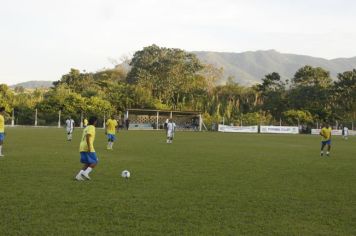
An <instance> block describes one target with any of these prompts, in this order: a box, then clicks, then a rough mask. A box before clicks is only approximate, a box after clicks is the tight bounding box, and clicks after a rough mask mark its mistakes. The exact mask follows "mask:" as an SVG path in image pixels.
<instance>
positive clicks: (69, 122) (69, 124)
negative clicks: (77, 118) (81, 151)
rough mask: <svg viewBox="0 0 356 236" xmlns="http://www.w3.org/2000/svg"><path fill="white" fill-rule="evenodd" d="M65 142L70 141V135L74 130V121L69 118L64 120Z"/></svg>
mask: <svg viewBox="0 0 356 236" xmlns="http://www.w3.org/2000/svg"><path fill="white" fill-rule="evenodd" d="M66 130H67V141H72V133H73V130H74V120H73V119H72V118H71V117H70V116H69V117H68V118H67V120H66Z"/></svg>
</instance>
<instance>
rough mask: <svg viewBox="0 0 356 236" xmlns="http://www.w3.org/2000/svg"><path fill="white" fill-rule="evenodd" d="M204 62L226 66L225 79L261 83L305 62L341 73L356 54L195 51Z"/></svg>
mask: <svg viewBox="0 0 356 236" xmlns="http://www.w3.org/2000/svg"><path fill="white" fill-rule="evenodd" d="M193 53H194V54H196V55H197V56H198V58H199V59H200V60H201V61H202V62H204V63H209V64H213V65H215V66H217V67H222V68H223V69H224V80H225V81H226V79H227V78H228V77H229V76H232V77H233V78H234V79H235V81H236V82H238V83H240V84H242V85H251V84H255V83H260V82H261V79H262V78H263V77H264V76H265V75H266V74H269V73H271V72H278V73H279V74H280V75H281V78H282V80H286V79H290V78H292V77H293V75H294V73H295V72H296V71H297V70H298V69H299V68H301V67H303V66H305V65H310V66H314V67H322V68H324V69H326V70H328V71H330V74H331V77H332V78H333V79H335V78H336V75H337V73H342V72H344V71H348V70H352V69H354V68H356V57H353V58H337V59H333V60H327V59H323V58H317V57H311V56H304V55H296V54H286V53H280V52H277V51H275V50H267V51H254V52H243V53H225V52H193Z"/></svg>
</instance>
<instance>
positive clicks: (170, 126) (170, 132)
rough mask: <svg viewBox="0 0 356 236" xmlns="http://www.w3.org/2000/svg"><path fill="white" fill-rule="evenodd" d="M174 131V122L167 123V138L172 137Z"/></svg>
mask: <svg viewBox="0 0 356 236" xmlns="http://www.w3.org/2000/svg"><path fill="white" fill-rule="evenodd" d="M175 129H176V124H175V123H174V122H169V123H168V124H167V136H168V137H172V136H173V135H174V131H175Z"/></svg>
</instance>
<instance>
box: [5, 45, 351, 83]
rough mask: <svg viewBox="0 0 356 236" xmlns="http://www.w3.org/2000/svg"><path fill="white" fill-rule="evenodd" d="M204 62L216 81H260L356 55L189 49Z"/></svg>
mask: <svg viewBox="0 0 356 236" xmlns="http://www.w3.org/2000/svg"><path fill="white" fill-rule="evenodd" d="M192 53H194V54H196V55H197V57H198V58H199V59H200V60H201V61H202V62H203V63H208V64H212V65H214V66H216V67H218V68H223V79H222V80H221V81H219V83H221V84H223V83H225V82H226V80H227V78H228V77H232V78H233V79H234V81H235V82H237V83H239V84H241V85H252V84H256V83H260V82H261V79H262V78H263V77H264V76H265V75H266V74H269V73H272V72H278V73H279V74H280V75H281V78H282V79H283V80H287V79H291V78H293V76H294V74H295V72H296V71H297V70H298V69H299V68H301V67H303V66H305V65H310V66H314V67H322V68H324V69H326V70H328V71H330V75H331V77H332V78H333V79H336V76H337V74H338V73H342V72H344V71H348V70H352V69H354V68H356V57H352V58H337V59H331V60H328V59H324V58H318V57H311V56H304V55H297V54H288V53H280V52H278V51H276V50H266V51H261V50H260V51H248V52H242V53H233V52H231V53H228V52H206V51H195V52H192ZM52 83H53V81H28V82H24V83H20V84H16V85H12V86H11V87H13V88H14V87H16V86H22V87H24V88H37V87H45V88H48V87H51V86H52Z"/></svg>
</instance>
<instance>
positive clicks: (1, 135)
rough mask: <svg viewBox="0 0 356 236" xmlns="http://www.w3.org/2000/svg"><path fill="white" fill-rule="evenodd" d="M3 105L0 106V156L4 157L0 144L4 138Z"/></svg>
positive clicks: (0, 144)
mask: <svg viewBox="0 0 356 236" xmlns="http://www.w3.org/2000/svg"><path fill="white" fill-rule="evenodd" d="M4 116H5V107H0V157H4V154H2V145H3V143H4V139H5V117H4Z"/></svg>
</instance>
